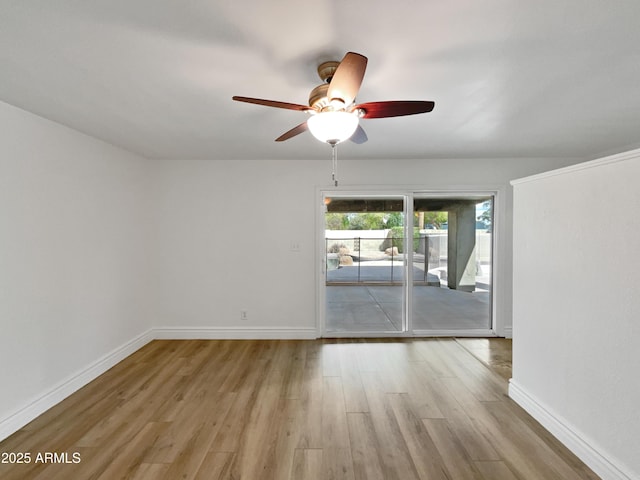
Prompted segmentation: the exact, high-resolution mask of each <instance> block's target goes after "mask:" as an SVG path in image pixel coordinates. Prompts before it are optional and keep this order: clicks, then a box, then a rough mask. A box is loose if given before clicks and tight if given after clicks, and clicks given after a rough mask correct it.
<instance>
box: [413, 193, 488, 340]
mask: <svg viewBox="0 0 640 480" xmlns="http://www.w3.org/2000/svg"><path fill="white" fill-rule="evenodd" d="M413 210H414V223H415V225H416V226H415V232H416V233H415V237H416V239H415V240H414V244H415V248H414V253H413V262H412V266H413V287H412V291H411V299H412V309H411V311H412V326H413V331H414V332H416V333H418V334H420V333H435V332H439V333H447V332H451V331H454V332H455V331H460V332H462V331H466V332H483V331H484V332H488V331H489V330H490V329H491V283H492V282H491V278H492V277H491V271H492V245H493V233H492V218H493V196H490V195H485V196H482V195H475V196H415V197H414V200H413Z"/></svg>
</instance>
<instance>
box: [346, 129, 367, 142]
mask: <svg viewBox="0 0 640 480" xmlns="http://www.w3.org/2000/svg"><path fill="white" fill-rule="evenodd" d="M349 140H351V141H352V142H353V143H355V144H357V145H360V144H362V143H364V142H366V141H367V140H369V137H367V133H366V132H365V131H364V128H362V126H361V125H358V128H356V131H355V132H354V133H353V135H351V138H349Z"/></svg>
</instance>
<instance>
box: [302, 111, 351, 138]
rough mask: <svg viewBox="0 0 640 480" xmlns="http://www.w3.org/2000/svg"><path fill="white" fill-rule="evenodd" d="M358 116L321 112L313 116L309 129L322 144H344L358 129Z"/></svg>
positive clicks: (337, 112)
mask: <svg viewBox="0 0 640 480" xmlns="http://www.w3.org/2000/svg"><path fill="white" fill-rule="evenodd" d="M358 121H359V118H358V115H357V114H356V113H351V112H345V111H344V110H338V111H328V112H321V113H317V114H315V115H311V117H309V120H307V127H309V131H310V132H311V134H312V135H313V136H314V137H316V138H317V139H318V140H320V141H321V142H326V143H328V144H330V145H335V144H336V143H340V142H344V141H345V140H347V139H349V138H350V137H351V135H353V134H354V133H355V131H356V129H357V128H358Z"/></svg>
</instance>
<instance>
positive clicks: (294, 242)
mask: <svg viewBox="0 0 640 480" xmlns="http://www.w3.org/2000/svg"><path fill="white" fill-rule="evenodd" d="M300 249H301V246H300V242H299V241H297V240H292V241H291V251H292V252H299V251H300Z"/></svg>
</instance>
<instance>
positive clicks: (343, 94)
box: [327, 52, 367, 105]
mask: <svg viewBox="0 0 640 480" xmlns="http://www.w3.org/2000/svg"><path fill="white" fill-rule="evenodd" d="M366 69H367V57H365V56H363V55H360V54H359V53H353V52H348V53H347V54H346V55H345V56H344V58H343V59H342V61H341V62H340V65H338V68H336V71H335V73H334V74H333V78H332V79H331V82H330V83H329V90H328V91H327V97H328V98H329V100H332V99H341V100H342V101H343V102H344V104H345V105H351V104H352V103H353V101H354V99H355V98H356V95H358V91H359V90H360V85H361V84H362V79H363V78H364V72H365V70H366Z"/></svg>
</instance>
